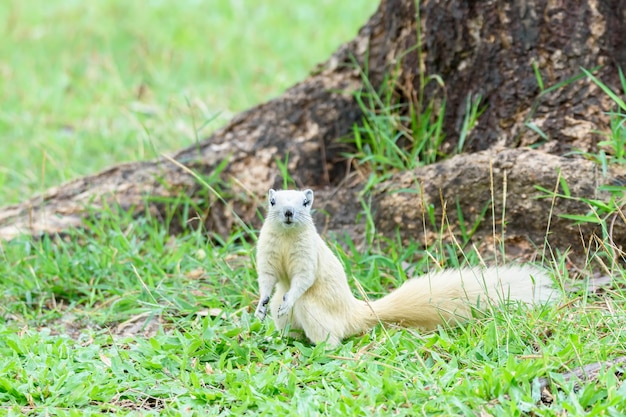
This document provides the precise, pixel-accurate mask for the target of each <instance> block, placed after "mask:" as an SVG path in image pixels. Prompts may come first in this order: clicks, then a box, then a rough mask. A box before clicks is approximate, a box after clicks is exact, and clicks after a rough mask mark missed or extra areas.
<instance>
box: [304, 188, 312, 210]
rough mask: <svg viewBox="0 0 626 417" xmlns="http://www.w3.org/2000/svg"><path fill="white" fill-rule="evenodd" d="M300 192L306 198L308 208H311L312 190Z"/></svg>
mask: <svg viewBox="0 0 626 417" xmlns="http://www.w3.org/2000/svg"><path fill="white" fill-rule="evenodd" d="M302 192H303V193H304V196H305V197H306V199H307V200H308V202H309V204H308V206H309V207H311V206H312V205H313V190H311V189H306V190H304V191H302Z"/></svg>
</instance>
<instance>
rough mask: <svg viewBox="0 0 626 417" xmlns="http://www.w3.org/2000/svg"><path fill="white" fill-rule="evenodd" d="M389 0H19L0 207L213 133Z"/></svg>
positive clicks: (4, 93)
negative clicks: (337, 0) (348, 0)
mask: <svg viewBox="0 0 626 417" xmlns="http://www.w3.org/2000/svg"><path fill="white" fill-rule="evenodd" d="M377 3H378V2H377V1H375V0H358V1H350V2H333V1H329V0H323V1H318V2H289V1H285V0H282V1H278V2H261V3H259V2H256V1H252V0H242V1H232V2H230V1H216V0H214V1H202V2H201V1H190V0H182V1H173V0H167V1H151V2H127V1H122V0H108V1H97V2H77V1H72V0H59V1H54V2H48V1H44V0H27V1H18V0H7V1H3V2H2V3H1V4H0V22H2V25H1V29H0V34H1V36H0V56H1V57H2V59H1V60H0V205H4V204H7V203H12V202H18V201H21V200H23V199H24V198H26V197H29V196H31V195H32V194H33V193H36V192H40V191H42V190H43V189H46V188H48V187H49V186H52V185H57V184H58V183H60V182H63V181H67V180H69V179H71V178H75V177H77V176H80V175H83V174H87V173H93V172H96V171H98V170H100V169H103V168H106V167H108V166H109V165H111V164H113V163H115V162H121V161H128V160H139V159H147V158H153V157H155V156H157V155H158V154H160V153H162V152H167V151H173V150H176V149H181V148H183V147H184V146H187V145H191V144H193V143H194V142H195V141H196V140H198V139H202V138H204V137H205V136H207V135H208V134H209V133H210V131H212V130H213V129H215V128H217V127H218V126H220V125H222V124H223V123H224V122H225V121H226V120H228V119H229V118H230V117H231V116H232V115H233V114H235V113H237V112H239V111H241V110H244V109H246V108H248V107H250V106H252V105H254V104H257V103H259V102H262V101H264V100H267V99H270V98H272V97H274V96H277V95H279V94H280V93H281V92H282V91H284V89H285V88H287V87H289V86H290V85H292V84H293V83H295V82H297V81H299V80H301V79H304V78H305V77H306V76H307V74H308V71H310V70H311V69H312V68H313V67H314V65H315V64H317V63H319V62H321V61H323V60H325V59H327V58H328V56H329V55H330V53H331V52H332V51H333V50H334V49H335V48H336V47H338V46H339V45H340V44H341V43H342V42H344V41H347V40H349V39H351V38H352V37H353V36H354V34H355V33H356V31H357V30H358V28H359V27H360V25H362V24H363V23H364V22H365V21H366V20H367V17H368V16H369V15H370V14H371V13H373V11H374V10H375V8H376V6H377Z"/></svg>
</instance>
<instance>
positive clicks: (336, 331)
mask: <svg viewBox="0 0 626 417" xmlns="http://www.w3.org/2000/svg"><path fill="white" fill-rule="evenodd" d="M312 204H313V191H312V190H304V191H294V190H284V191H274V190H270V191H269V210H268V213H267V217H266V219H265V222H264V223H263V227H262V228H261V233H260V236H259V241H258V244H257V273H258V280H259V291H260V301H259V305H258V307H257V309H256V313H255V314H256V316H257V317H258V318H259V319H261V320H263V319H264V318H265V315H266V312H267V310H266V309H267V304H268V303H269V304H270V310H271V312H272V316H273V317H274V320H275V322H276V327H277V328H278V329H284V328H285V327H286V326H287V325H288V324H289V326H290V328H291V329H296V330H298V329H301V330H303V331H304V333H305V334H306V336H307V337H308V338H309V339H310V340H311V341H312V342H313V343H319V342H322V341H325V340H326V341H327V343H328V344H329V345H331V346H335V345H338V344H339V343H340V342H341V340H342V339H344V338H345V337H348V336H350V335H353V334H357V333H360V332H363V331H365V330H367V329H369V328H371V327H373V326H375V325H376V324H377V323H379V322H383V323H395V324H399V325H402V326H405V327H418V328H422V329H433V328H436V327H437V326H438V325H440V324H443V323H447V322H452V321H454V320H462V319H467V318H469V317H471V311H472V309H475V308H477V309H484V308H485V307H486V306H487V305H489V303H492V304H493V303H502V302H506V301H508V300H518V301H522V302H526V303H540V302H545V301H547V300H548V299H549V298H550V297H551V296H552V294H553V290H552V289H551V280H550V278H549V277H548V276H547V275H546V274H545V273H544V272H542V271H541V270H539V269H537V268H534V267H531V266H528V265H526V266H507V267H498V268H487V269H482V268H467V269H458V270H444V271H441V272H436V273H431V274H429V275H427V276H423V277H419V278H413V279H409V280H407V281H406V282H405V283H404V284H403V285H401V286H400V287H399V288H397V289H396V290H395V291H393V292H391V293H390V294H388V295H387V296H385V297H383V298H381V299H379V300H376V301H361V300H358V299H356V298H355V297H354V296H353V295H352V291H351V290H350V287H349V286H348V280H347V278H346V274H345V272H344V269H343V266H342V265H341V263H340V262H339V259H337V257H336V256H335V255H334V254H333V252H332V251H331V250H330V249H329V248H328V246H327V245H326V243H324V241H323V240H322V238H321V237H320V236H319V234H318V233H317V231H316V229H315V226H314V225H313V219H312V217H311V205H312ZM274 287H276V291H275V293H274V296H273V297H272V300H271V302H270V296H271V294H272V290H273V289H274Z"/></svg>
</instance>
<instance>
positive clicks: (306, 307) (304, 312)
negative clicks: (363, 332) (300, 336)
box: [293, 298, 344, 347]
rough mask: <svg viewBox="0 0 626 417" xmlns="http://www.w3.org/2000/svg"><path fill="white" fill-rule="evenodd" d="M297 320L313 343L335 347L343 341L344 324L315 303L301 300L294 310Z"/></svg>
mask: <svg viewBox="0 0 626 417" xmlns="http://www.w3.org/2000/svg"><path fill="white" fill-rule="evenodd" d="M293 314H294V317H295V319H296V320H294V321H297V322H298V323H299V324H300V325H301V326H302V329H303V330H304V334H305V335H306V337H307V338H308V339H309V340H310V341H311V342H313V343H315V344H318V343H321V342H324V341H325V342H326V345H327V346H328V347H335V346H338V345H339V344H340V343H341V340H342V339H343V333H344V332H343V330H342V329H343V326H342V322H341V321H340V320H338V319H337V317H334V316H333V315H332V314H329V313H328V312H326V311H324V310H323V309H320V308H317V305H316V304H314V303H309V302H307V300H306V299H304V298H302V299H300V302H299V303H297V304H296V305H295V306H294V308H293Z"/></svg>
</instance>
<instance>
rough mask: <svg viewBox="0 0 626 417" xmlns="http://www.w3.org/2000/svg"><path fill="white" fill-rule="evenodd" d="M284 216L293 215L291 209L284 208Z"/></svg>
mask: <svg viewBox="0 0 626 417" xmlns="http://www.w3.org/2000/svg"><path fill="white" fill-rule="evenodd" d="M285 217H293V211H291V210H289V209H287V210H285Z"/></svg>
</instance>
